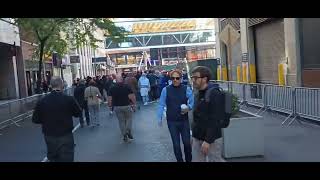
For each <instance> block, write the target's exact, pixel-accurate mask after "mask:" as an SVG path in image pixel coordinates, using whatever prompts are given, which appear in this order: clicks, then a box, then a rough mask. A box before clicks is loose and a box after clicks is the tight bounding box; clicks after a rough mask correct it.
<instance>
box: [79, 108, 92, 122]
mask: <svg viewBox="0 0 320 180" xmlns="http://www.w3.org/2000/svg"><path fill="white" fill-rule="evenodd" d="M83 110H84V113H85V116H86V122H87V125H88V124H89V123H90V116H89V109H88V105H87V103H86V104H85V105H83V106H82V112H81V115H80V117H79V120H80V124H84V121H83Z"/></svg>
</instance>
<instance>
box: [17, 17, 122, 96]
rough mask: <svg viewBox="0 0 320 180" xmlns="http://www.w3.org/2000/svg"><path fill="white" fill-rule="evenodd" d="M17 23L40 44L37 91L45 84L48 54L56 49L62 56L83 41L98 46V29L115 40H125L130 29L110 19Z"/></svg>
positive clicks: (34, 20) (36, 19) (50, 20)
mask: <svg viewBox="0 0 320 180" xmlns="http://www.w3.org/2000/svg"><path fill="white" fill-rule="evenodd" d="M14 22H15V23H16V24H17V25H18V27H19V28H20V29H22V30H23V31H24V32H26V33H27V34H29V35H31V36H33V37H34V39H35V40H36V42H34V43H37V44H38V46H37V48H36V51H35V53H34V56H35V57H37V59H39V72H38V77H39V79H38V81H39V82H37V90H38V91H39V89H40V85H41V77H42V76H41V71H42V60H43V58H44V55H49V56H51V55H52V53H53V52H56V53H58V55H59V56H60V57H61V56H63V55H65V54H66V53H67V52H68V50H69V49H70V48H78V47H80V46H81V45H83V44H87V45H90V46H91V47H92V48H96V47H97V45H96V43H97V42H101V41H103V39H97V38H96V36H95V34H94V33H95V32H96V31H97V30H98V29H100V30H102V31H104V35H105V36H108V37H110V38H111V39H112V40H113V41H115V42H121V41H123V39H124V37H125V34H126V31H125V29H124V28H123V27H118V26H116V25H115V24H114V23H113V22H112V21H111V20H110V19H107V18H14Z"/></svg>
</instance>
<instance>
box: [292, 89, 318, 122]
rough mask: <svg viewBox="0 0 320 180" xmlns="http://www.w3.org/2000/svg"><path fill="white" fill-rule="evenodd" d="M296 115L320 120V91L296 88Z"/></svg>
mask: <svg viewBox="0 0 320 180" xmlns="http://www.w3.org/2000/svg"><path fill="white" fill-rule="evenodd" d="M295 97H296V113H297V114H298V115H300V116H302V117H306V118H312V119H316V120H319V119H320V104H319V103H320V89H317V88H300V87H299V88H296V96H295Z"/></svg>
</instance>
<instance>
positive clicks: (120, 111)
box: [108, 76, 136, 142]
mask: <svg viewBox="0 0 320 180" xmlns="http://www.w3.org/2000/svg"><path fill="white" fill-rule="evenodd" d="M116 78H117V83H116V84H115V86H113V87H112V88H111V89H110V93H109V94H108V105H109V107H112V106H113V107H114V111H115V113H116V116H117V118H118V121H119V127H120V131H121V134H122V136H123V141H124V142H127V141H128V140H133V136H132V110H131V107H133V109H135V105H136V97H135V95H134V93H133V92H132V90H131V88H130V87H129V86H128V85H126V84H124V83H123V79H122V77H121V76H117V77H116Z"/></svg>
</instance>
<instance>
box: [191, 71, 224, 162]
mask: <svg viewBox="0 0 320 180" xmlns="http://www.w3.org/2000/svg"><path fill="white" fill-rule="evenodd" d="M191 78H192V81H193V87H194V88H195V89H196V90H198V92H197V93H196V95H195V105H194V111H193V123H192V137H193V140H192V141H193V143H192V152H193V161H196V162H205V161H206V159H208V161H209V162H224V161H225V160H224V159H223V158H222V157H221V152H222V138H221V137H222V133H221V127H220V125H219V117H222V116H223V115H221V113H224V110H225V109H224V101H223V96H222V95H221V92H220V91H219V90H217V88H218V87H219V86H217V85H215V84H213V83H209V80H210V78H211V72H210V69H209V68H207V67H204V66H198V67H195V69H193V71H192V77H191ZM211 88H213V89H212V90H210V91H209V92H210V94H209V96H208V97H209V102H207V101H206V91H208V90H209V89H211Z"/></svg>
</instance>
